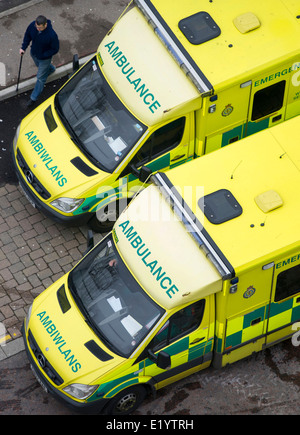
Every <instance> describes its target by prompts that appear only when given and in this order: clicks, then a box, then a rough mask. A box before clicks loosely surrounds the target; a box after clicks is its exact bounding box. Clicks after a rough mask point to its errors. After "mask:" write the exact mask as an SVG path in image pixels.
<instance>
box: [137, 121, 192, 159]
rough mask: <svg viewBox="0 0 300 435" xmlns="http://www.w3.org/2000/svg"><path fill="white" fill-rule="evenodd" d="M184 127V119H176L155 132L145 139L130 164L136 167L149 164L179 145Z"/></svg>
mask: <svg viewBox="0 0 300 435" xmlns="http://www.w3.org/2000/svg"><path fill="white" fill-rule="evenodd" d="M184 127H185V117H183V118H179V119H176V120H175V121H172V122H170V123H169V124H166V125H164V126H163V127H161V128H159V129H158V130H156V131H155V132H154V133H152V135H151V136H150V137H149V138H148V139H147V141H146V142H145V143H144V145H143V146H142V147H141V149H140V150H139V151H138V152H137V154H136V155H135V156H134V158H133V159H132V161H131V163H133V164H134V165H136V166H137V167H139V166H141V165H144V164H145V163H148V162H150V161H151V160H153V159H155V158H156V157H158V156H159V155H160V154H164V153H165V152H167V151H168V150H171V149H172V148H175V147H176V146H177V145H179V144H180V142H181V139H182V136H183V132H184Z"/></svg>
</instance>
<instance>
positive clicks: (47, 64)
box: [20, 15, 59, 107]
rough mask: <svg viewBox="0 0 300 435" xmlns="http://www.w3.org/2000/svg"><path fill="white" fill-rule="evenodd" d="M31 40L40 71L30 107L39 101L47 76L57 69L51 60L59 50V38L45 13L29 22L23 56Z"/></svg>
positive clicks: (32, 52) (34, 59)
mask: <svg viewBox="0 0 300 435" xmlns="http://www.w3.org/2000/svg"><path fill="white" fill-rule="evenodd" d="M30 42H31V50H30V54H31V57H32V59H33V61H34V63H35V65H36V66H37V67H38V72H37V77H36V78H37V81H36V84H35V87H34V89H33V91H32V94H31V96H30V99H29V101H28V103H27V106H28V107H29V106H32V105H33V104H34V103H35V101H37V99H38V98H39V96H40V94H41V93H42V91H43V89H44V85H45V83H46V80H47V77H48V76H49V75H50V74H52V73H53V72H54V71H55V66H54V65H52V63H51V61H52V56H54V55H55V54H56V53H57V52H58V50H59V40H58V37H57V34H56V33H55V31H54V30H53V27H52V24H51V20H47V18H46V17H44V16H43V15H39V16H38V17H37V19H36V20H35V21H33V22H32V23H30V24H29V26H28V27H27V30H26V32H25V35H24V39H23V43H22V46H21V48H20V55H21V56H23V54H24V53H25V50H26V49H27V47H28V45H29V44H30Z"/></svg>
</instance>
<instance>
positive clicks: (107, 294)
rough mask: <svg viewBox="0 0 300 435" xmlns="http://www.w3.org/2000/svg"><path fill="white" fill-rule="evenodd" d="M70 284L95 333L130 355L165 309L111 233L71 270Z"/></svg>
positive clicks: (122, 352)
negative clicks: (124, 258) (142, 284)
mask: <svg viewBox="0 0 300 435" xmlns="http://www.w3.org/2000/svg"><path fill="white" fill-rule="evenodd" d="M69 288H70V290H71V292H72V295H73V297H74V299H75V300H76V302H77V304H78V307H79V308H80V309H81V311H82V313H83V315H84V316H85V317H86V319H87V321H88V322H89V324H90V325H91V327H92V328H93V329H94V331H95V333H96V334H97V335H98V336H99V338H100V339H101V340H102V341H103V342H104V343H105V345H106V346H107V347H109V348H110V349H111V350H112V351H114V352H115V353H117V354H119V355H121V356H123V357H128V356H130V355H131V354H132V352H133V351H134V349H135V348H136V347H137V346H138V344H139V343H140V342H141V341H142V340H143V339H144V338H145V337H146V335H147V334H148V333H149V331H150V330H151V329H152V328H153V326H154V325H155V324H156V323H157V321H158V319H159V318H160V317H161V316H162V314H163V313H164V310H163V309H162V308H161V307H160V306H159V305H157V304H156V303H155V302H154V301H153V300H152V299H151V298H150V297H149V296H148V295H147V294H146V293H145V292H144V290H143V289H142V288H141V287H140V286H139V284H138V283H137V282H136V280H135V279H134V278H133V276H132V275H131V273H130V272H129V270H128V269H127V267H126V265H125V264H124V263H123V261H122V259H121V257H120V256H119V254H118V252H117V250H116V249H115V247H114V242H113V240H112V237H111V235H108V236H107V237H106V238H105V239H104V240H103V241H102V242H101V243H100V244H99V245H97V246H96V247H95V249H93V251H91V253H90V254H88V255H87V256H86V257H85V258H84V259H83V260H82V261H81V262H80V263H79V264H78V265H77V266H76V267H75V269H73V271H71V272H70V274H69Z"/></svg>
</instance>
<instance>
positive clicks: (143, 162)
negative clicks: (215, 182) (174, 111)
mask: <svg viewBox="0 0 300 435" xmlns="http://www.w3.org/2000/svg"><path fill="white" fill-rule="evenodd" d="M193 125H194V116H193V114H188V115H186V116H182V117H180V118H177V119H175V120H173V121H171V122H168V123H166V124H165V125H163V126H162V127H159V128H158V129H156V130H155V131H154V132H153V133H152V134H151V135H150V136H149V137H148V139H147V140H146V142H144V143H143V144H142V146H141V147H140V149H139V150H138V151H137V152H136V154H135V156H134V157H133V158H132V159H131V161H130V163H129V164H128V165H127V167H126V169H125V171H123V174H124V175H125V173H126V174H128V184H129V188H131V187H132V184H134V182H137V178H138V176H137V175H136V174H135V172H136V169H139V168H141V167H142V166H147V167H148V168H150V169H151V171H152V172H157V171H165V170H167V169H169V168H170V167H174V166H177V165H180V164H182V163H184V162H185V161H186V160H187V158H188V156H189V154H191V155H192V156H193V155H194V149H193V150H191V152H190V153H189V148H190V140H191V139H190V138H191V133H190V132H191V128H193ZM123 174H122V175H123Z"/></svg>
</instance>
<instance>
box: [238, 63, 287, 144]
mask: <svg viewBox="0 0 300 435" xmlns="http://www.w3.org/2000/svg"><path fill="white" fill-rule="evenodd" d="M288 71H289V69H288V68H283V67H282V68H281V71H278V69H277V70H274V71H270V72H269V73H264V74H263V75H261V76H260V77H258V78H257V79H254V80H253V81H252V92H251V96H250V107H249V117H248V123H247V126H246V132H245V136H250V135H251V134H253V133H256V132H258V131H261V130H264V129H265V128H268V127H272V126H273V125H277V124H279V123H281V122H283V121H284V120H285V113H286V105H287V96H288V91H289V74H288Z"/></svg>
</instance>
